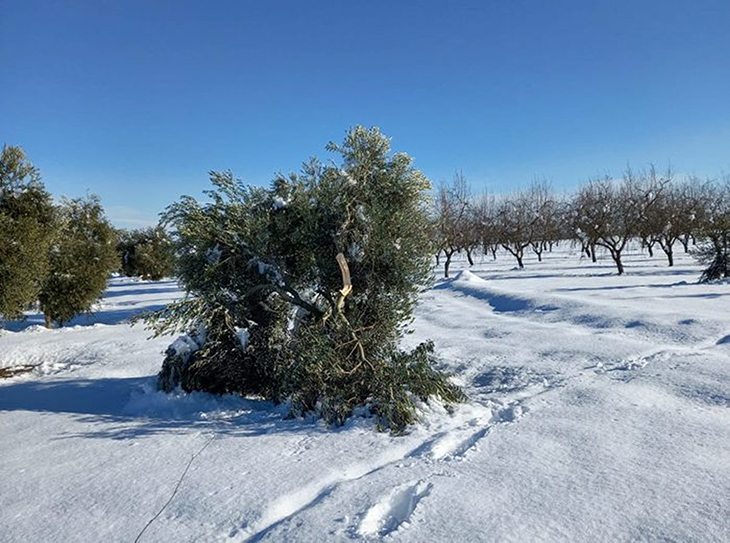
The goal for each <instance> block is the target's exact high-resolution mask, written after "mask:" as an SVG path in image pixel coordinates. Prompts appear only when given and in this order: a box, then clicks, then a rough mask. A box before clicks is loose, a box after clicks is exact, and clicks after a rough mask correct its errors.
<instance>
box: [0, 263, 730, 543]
mask: <svg viewBox="0 0 730 543" xmlns="http://www.w3.org/2000/svg"><path fill="white" fill-rule="evenodd" d="M626 264H627V273H628V274H627V275H625V276H622V277H619V276H616V275H615V274H614V269H613V267H612V265H611V262H610V261H609V260H608V259H605V258H604V259H602V260H601V261H600V262H599V263H598V264H592V263H591V262H590V261H589V260H586V259H580V258H579V256H578V255H577V254H576V252H575V251H572V250H570V249H563V250H562V251H556V252H555V253H552V254H549V255H547V257H546V259H545V262H543V263H537V262H536V261H534V260H528V261H527V262H526V266H527V267H526V269H524V270H522V271H518V270H514V269H513V266H514V263H513V260H510V259H509V258H508V257H507V255H501V256H500V258H499V259H498V260H497V261H496V262H493V261H491V260H490V259H488V258H487V259H484V260H483V261H480V262H478V263H477V265H476V266H474V267H473V268H472V269H471V270H470V271H462V272H460V273H459V272H458V270H459V268H460V266H461V265H462V264H461V263H457V264H456V265H455V266H454V268H455V270H454V271H455V278H454V279H452V280H446V281H444V280H438V281H437V283H436V285H435V286H434V288H432V289H430V290H428V291H427V292H425V293H424V294H423V296H422V304H421V305H420V307H419V309H418V312H417V319H416V323H415V333H414V334H413V335H411V336H408V338H407V342H408V343H409V344H414V343H416V342H418V341H421V340H424V339H427V338H431V339H433V340H434V341H435V343H436V347H437V352H438V354H439V356H440V357H441V358H442V360H443V364H444V366H445V367H447V368H449V369H450V370H451V371H452V372H453V373H454V378H455V379H456V380H457V381H458V382H459V383H460V384H462V385H463V386H464V388H465V389H466V390H467V392H468V393H469V395H470V403H468V404H465V405H462V406H459V407H458V408H457V409H456V410H455V412H454V413H453V414H452V415H450V414H448V413H446V412H445V411H444V410H443V409H440V408H438V407H436V406H433V407H431V408H428V409H427V411H426V413H425V422H424V424H423V425H421V426H419V427H416V428H414V429H413V431H412V432H410V433H409V434H408V435H406V436H403V437H392V436H390V435H387V434H382V433H377V432H375V431H374V430H373V421H372V420H370V419H366V418H358V419H354V420H352V421H351V422H350V423H348V424H347V425H346V426H345V427H342V428H336V429H331V428H326V427H324V426H323V425H322V424H321V423H320V422H317V421H313V420H287V419H285V418H284V417H283V414H284V410H283V409H282V408H275V407H273V406H271V405H270V404H267V403H265V402H260V401H255V400H243V399H237V398H232V397H227V398H216V397H213V396H208V395H204V394H193V395H169V396H168V395H165V394H162V393H160V392H156V391H155V389H154V380H155V379H154V375H155V374H156V372H157V371H158V369H159V367H160V364H161V361H162V352H163V350H164V349H165V347H166V345H167V344H168V343H169V341H170V339H169V338H163V339H158V340H150V341H148V340H146V337H147V335H148V334H147V332H146V331H145V330H143V329H142V328H141V327H139V326H138V327H135V328H130V327H129V325H128V324H126V321H127V320H128V319H129V317H130V316H131V315H133V314H135V313H136V312H138V311H140V310H144V309H154V308H157V307H160V306H161V304H164V303H166V302H167V301H170V300H172V299H175V297H177V296H179V295H180V292H179V291H178V289H177V287H176V285H175V284H174V283H173V282H169V281H168V282H159V283H151V282H133V281H129V280H114V281H112V283H111V284H110V287H109V290H108V291H107V293H106V296H105V298H104V300H103V301H102V303H101V304H100V307H99V309H98V312H97V313H96V315H94V316H93V317H91V318H89V317H85V318H81V319H78V320H77V321H75V322H74V323H72V326H70V327H69V328H66V329H62V330H53V331H48V330H45V329H42V328H40V327H38V326H37V325H38V324H39V322H40V320H39V317H38V316H33V317H31V319H30V320H29V321H28V322H26V323H24V324H22V325H17V324H14V325H11V326H10V330H11V331H7V332H2V333H0V367H9V366H19V365H32V366H34V369H33V371H32V372H31V373H28V374H24V375H18V376H16V377H12V378H10V379H4V380H0V540H2V541H8V542H10V541H32V542H36V541H64V542H70V541H94V542H95V541H128V542H131V541H134V540H135V538H137V537H138V535H139V534H140V533H142V532H143V530H144V532H143V533H142V535H141V537H140V538H139V540H140V541H244V540H253V541H259V540H261V541H313V542H314V541H324V540H331V541H343V540H345V541H346V540H351V539H354V540H373V539H380V538H385V539H387V540H392V541H412V542H423V541H465V542H466V541H469V542H471V541H516V542H517V541H519V542H525V541H728V540H730V513H729V512H730V319H729V318H728V300H730V284H727V283H726V284H715V285H698V284H696V280H697V277H698V276H699V268H698V267H697V266H696V265H695V264H694V263H693V261H692V260H691V258H689V257H687V256H685V255H680V256H679V258H678V265H677V266H676V267H675V268H667V267H666V263H665V261H664V260H663V259H662V258H660V256H657V257H656V258H654V259H648V258H647V257H646V256H645V255H641V254H639V253H638V252H636V253H634V254H632V255H630V256H629V257H628V258H627V262H626ZM355 288H356V286H355ZM191 459H192V462H191ZM145 527H146V529H145Z"/></svg>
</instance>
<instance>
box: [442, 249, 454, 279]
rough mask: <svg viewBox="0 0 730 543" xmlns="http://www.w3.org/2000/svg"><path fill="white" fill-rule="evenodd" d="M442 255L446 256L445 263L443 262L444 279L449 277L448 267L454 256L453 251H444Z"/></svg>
mask: <svg viewBox="0 0 730 543" xmlns="http://www.w3.org/2000/svg"><path fill="white" fill-rule="evenodd" d="M444 254H445V255H446V261H445V262H444V277H446V278H448V277H449V266H451V257H452V256H453V254H454V251H444Z"/></svg>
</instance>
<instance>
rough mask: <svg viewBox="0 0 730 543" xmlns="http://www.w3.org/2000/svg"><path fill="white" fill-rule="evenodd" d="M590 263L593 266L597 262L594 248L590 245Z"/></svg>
mask: <svg viewBox="0 0 730 543" xmlns="http://www.w3.org/2000/svg"><path fill="white" fill-rule="evenodd" d="M591 262H593V263H594V264H595V263H596V262H597V260H596V246H595V245H591Z"/></svg>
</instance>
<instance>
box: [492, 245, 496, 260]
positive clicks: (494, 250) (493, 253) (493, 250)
mask: <svg viewBox="0 0 730 543" xmlns="http://www.w3.org/2000/svg"><path fill="white" fill-rule="evenodd" d="M491 251H492V260H497V246H496V245H495V246H494V247H492V248H491Z"/></svg>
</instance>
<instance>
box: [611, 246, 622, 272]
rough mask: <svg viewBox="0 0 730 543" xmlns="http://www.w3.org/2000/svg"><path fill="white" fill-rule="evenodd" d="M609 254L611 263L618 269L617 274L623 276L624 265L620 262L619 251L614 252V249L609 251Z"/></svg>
mask: <svg viewBox="0 0 730 543" xmlns="http://www.w3.org/2000/svg"><path fill="white" fill-rule="evenodd" d="M609 251H610V252H611V258H613V261H614V262H615V263H616V268H617V269H618V274H619V275H623V274H624V264H623V262H621V251H616V250H614V249H609Z"/></svg>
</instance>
